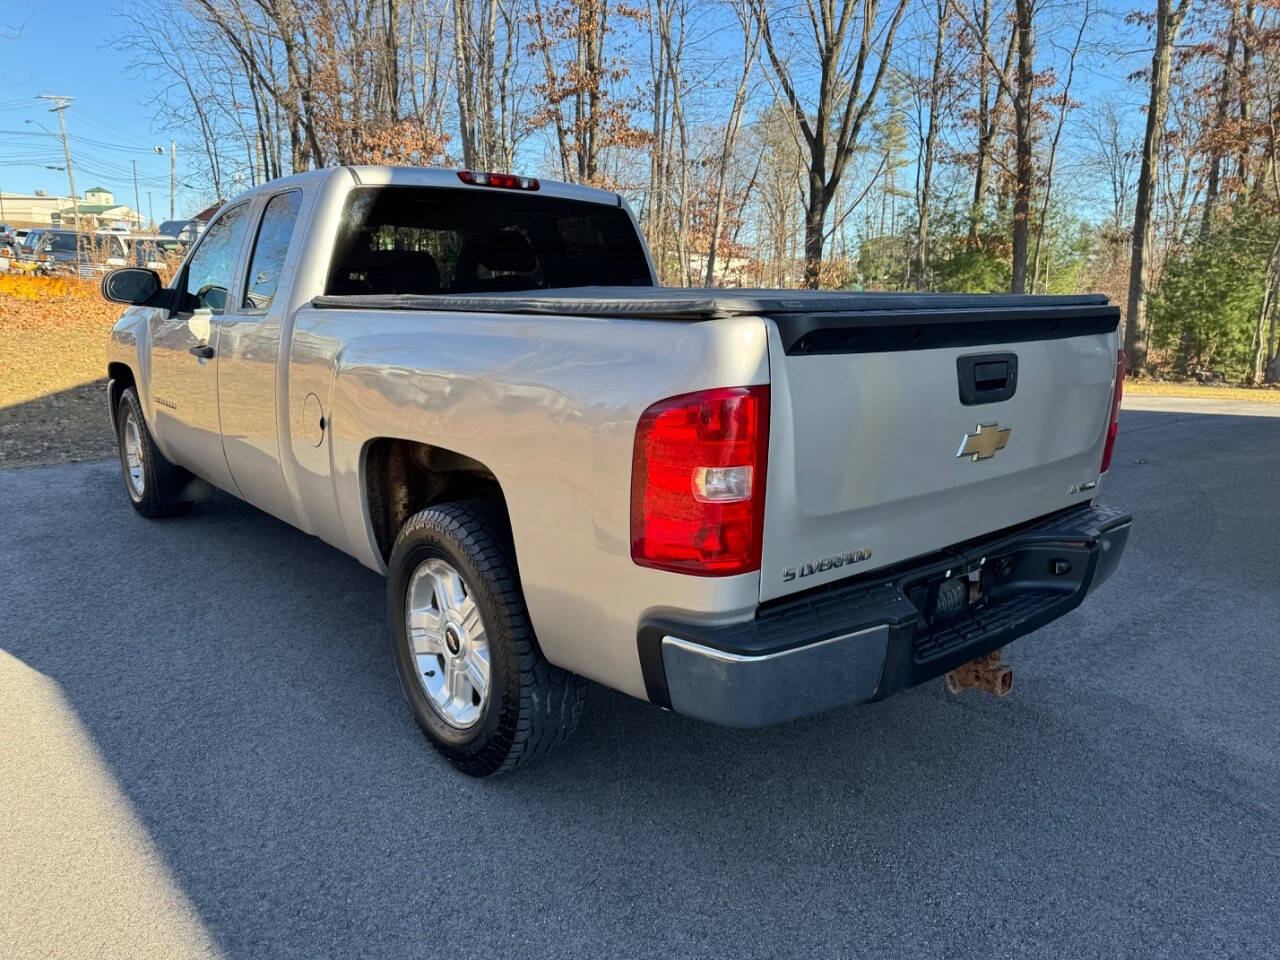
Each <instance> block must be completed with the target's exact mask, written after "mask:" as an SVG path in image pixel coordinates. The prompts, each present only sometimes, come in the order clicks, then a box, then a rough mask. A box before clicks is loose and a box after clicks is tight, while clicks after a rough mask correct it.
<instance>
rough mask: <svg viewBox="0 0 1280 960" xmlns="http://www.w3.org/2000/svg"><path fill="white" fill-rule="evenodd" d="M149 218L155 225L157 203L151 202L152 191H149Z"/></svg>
mask: <svg viewBox="0 0 1280 960" xmlns="http://www.w3.org/2000/svg"><path fill="white" fill-rule="evenodd" d="M147 219H148V220H149V221H151V225H152V226H153V227H154V226H155V223H156V205H155V204H154V203H152V202H151V191H150V190H148V191H147Z"/></svg>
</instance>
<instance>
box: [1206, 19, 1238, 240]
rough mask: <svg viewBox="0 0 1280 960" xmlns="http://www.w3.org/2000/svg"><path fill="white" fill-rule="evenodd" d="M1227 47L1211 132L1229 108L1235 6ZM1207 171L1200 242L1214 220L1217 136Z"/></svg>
mask: <svg viewBox="0 0 1280 960" xmlns="http://www.w3.org/2000/svg"><path fill="white" fill-rule="evenodd" d="M1228 31H1229V32H1228V35H1227V48H1226V52H1225V53H1223V55H1222V77H1221V79H1220V80H1219V82H1218V103H1217V106H1216V107H1215V108H1214V111H1213V121H1214V122H1213V132H1214V133H1215V134H1217V135H1221V132H1222V128H1223V127H1224V126H1225V125H1226V122H1227V111H1228V110H1229V109H1230V108H1231V75H1232V73H1233V72H1234V71H1235V68H1236V63H1235V60H1236V8H1235V6H1234V5H1233V6H1232V8H1231V25H1230V27H1228ZM1210 149H1211V153H1210V160H1209V172H1208V174H1207V176H1206V178H1205V186H1204V213H1203V216H1202V217H1201V220H1200V242H1201V243H1204V242H1205V240H1207V239H1208V237H1209V227H1210V226H1211V225H1212V223H1213V208H1214V207H1215V206H1216V205H1217V202H1218V183H1219V180H1220V179H1221V177H1222V149H1221V147H1220V146H1219V145H1218V142H1217V139H1216V138H1215V140H1214V141H1213V144H1212V146H1211V148H1210Z"/></svg>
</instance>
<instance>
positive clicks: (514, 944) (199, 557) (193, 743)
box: [0, 409, 1280, 960]
mask: <svg viewBox="0 0 1280 960" xmlns="http://www.w3.org/2000/svg"><path fill="white" fill-rule="evenodd" d="M1248 412H1250V411H1247V410H1246V411H1245V413H1248ZM1106 488H1107V489H1106V491H1105V494H1104V496H1105V498H1106V499H1107V500H1109V501H1111V502H1116V503H1119V504H1122V505H1124V506H1126V507H1128V508H1129V509H1131V510H1132V511H1133V513H1134V514H1135V517H1136V522H1135V525H1134V532H1133V536H1132V538H1131V540H1130V546H1129V554H1128V556H1127V558H1126V560H1125V563H1124V564H1123V565H1122V567H1121V569H1120V571H1119V573H1118V574H1117V575H1116V577H1115V578H1114V579H1113V580H1112V581H1111V582H1110V583H1108V584H1107V585H1106V586H1105V587H1104V588H1103V589H1102V591H1101V592H1100V593H1099V594H1098V595H1096V596H1095V597H1093V598H1092V599H1091V600H1090V601H1089V602H1088V603H1086V604H1085V606H1084V607H1082V608H1081V609H1079V610H1078V611H1076V612H1074V613H1072V614H1071V615H1070V616H1068V617H1066V618H1065V619H1063V620H1061V621H1059V622H1057V623H1055V624H1053V625H1051V626H1050V627H1048V628H1046V629H1044V630H1042V631H1040V632H1039V633H1037V634H1035V635H1034V636H1032V637H1028V638H1026V639H1024V640H1021V641H1019V643H1017V644H1015V645H1014V646H1013V647H1012V648H1011V650H1010V655H1009V659H1010V660H1011V661H1012V663H1013V664H1014V667H1015V671H1016V674H1017V680H1016V683H1015V687H1014V692H1013V695H1012V696H1011V697H1010V698H1009V699H1008V700H1006V701H1003V702H996V701H993V700H989V699H984V698H979V697H978V696H977V695H973V694H970V695H967V696H965V697H962V698H953V697H950V696H948V695H947V694H946V693H945V692H944V691H943V689H942V685H941V683H940V682H934V683H931V684H927V685H925V686H923V687H920V688H917V689H915V690H912V691H909V692H908V693H906V694H904V695H902V696H899V697H897V698H894V699H892V700H889V701H887V702H885V703H882V704H879V705H876V706H873V707H869V708H863V709H851V710H845V711H842V712H838V713H835V714H832V715H828V716H823V717H819V718H816V719H812V720H807V721H802V722H797V723H793V724H790V725H788V726H785V727H781V728H777V729H772V730H765V731H733V730H722V729H717V728H714V727H710V726H706V725H703V724H701V723H697V722H694V721H690V720H686V719H683V718H681V717H677V716H673V715H670V714H665V713H662V712H660V711H658V710H656V709H654V708H652V707H649V706H647V705H645V704H642V703H639V702H636V701H633V700H630V699H628V698H626V697H624V696H621V695H618V694H615V693H612V692H610V691H607V690H605V689H602V688H599V687H593V688H592V690H591V693H590V697H589V700H588V705H587V715H586V717H585V718H584V722H583V724H582V726H581V728H580V730H579V732H578V735H577V737H576V739H575V740H574V741H573V742H572V743H571V745H570V746H569V747H568V748H567V749H565V750H563V751H561V752H560V753H559V754H557V755H556V756H554V757H553V758H552V759H550V760H549V761H547V762H545V763H543V764H542V765H540V766H537V767H534V768H531V769H530V770H528V771H525V772H523V773H520V774H517V775H514V776H510V777H506V778H500V779H497V780H492V781H487V782H476V781H472V780H468V779H465V778H462V777H460V776H458V775H456V774H454V773H453V772H451V770H450V769H449V768H448V767H447V766H446V765H445V764H444V763H443V762H442V761H441V760H439V759H438V758H437V757H436V755H435V754H434V752H432V751H431V750H430V749H429V748H428V747H427V745H426V743H425V742H424V741H423V740H422V739H421V737H420V736H419V735H418V733H417V731H416V728H415V727H414V726H413V724H412V721H411V720H410V718H409V715H408V712H407V711H406V709H405V708H404V706H403V704H402V702H401V698H400V692H399V689H398V686H397V683H396V679H395V674H394V671H393V668H392V665H391V661H390V658H389V655H388V652H387V649H386V648H387V641H386V637H385V628H384V624H383V613H382V609H383V607H382V605H383V593H382V590H383V584H382V581H381V579H380V578H379V577H377V576H376V575H374V574H373V573H371V572H369V571H366V570H364V569H362V568H361V567H359V566H358V565H356V564H355V563H354V562H353V561H350V560H348V559H347V558H345V557H343V556H341V555H340V554H338V553H337V552H335V551H333V550H332V549H330V548H329V547H326V546H324V545H323V544H321V543H319V542H318V541H316V540H313V539H310V538H308V537H306V536H303V535H302V534H300V533H297V532H295V531H294V530H292V529H290V528H288V527H286V526H285V525H283V524H281V523H278V522H277V521H275V520H273V519H270V518H269V517H267V516H265V515H263V514H261V513H259V512H257V511H255V510H253V509H251V508H248V507H245V506H243V505H241V504H239V503H237V502H236V501H234V500H232V499H230V498H227V497H221V498H219V499H217V500H215V501H213V502H211V503H208V504H206V505H202V506H199V507H197V509H196V510H195V511H194V512H193V514H192V515H191V516H190V517H189V518H187V519H185V520H181V521H175V522H167V523H159V524H157V523H148V522H146V521H144V520H141V519H139V518H137V517H135V516H134V514H133V511H131V510H130V509H129V508H128V506H127V505H126V503H125V499H124V494H123V492H122V491H121V489H120V483H119V480H118V476H117V468H116V466H115V465H114V464H90V465H77V466H68V467H53V468H33V469H26V470H10V471H2V472H0V531H2V533H0V584H2V588H0V954H2V955H4V956H5V957H28V956H46V955H48V956H59V957H80V956H131V957H141V956H156V957H178V956H188V955H192V956H197V955H211V956H225V957H230V958H248V957H299V958H308V960H312V958H317V957H344V958H345V957H362V956H395V957H405V956H423V957H426V956H432V957H446V956H447V957H469V956H476V957H492V956H498V955H508V956H515V957H544V956H563V957H615V956H616V957H631V956H653V957H660V956H661V957H668V956H723V957H733V958H740V957H785V956H795V957H815V956H822V957H825V956H859V955H865V956H875V957H890V956H902V957H922V956H948V957H970V956H971V957H993V956H999V957H1004V956H1037V955H1038V956H1046V957H1054V958H1065V957H1089V958H1097V957H1108V958H1115V957H1142V958H1150V957H1210V956H1213V957H1217V956H1248V957H1258V956H1264V955H1267V956H1274V955H1275V951H1276V949H1277V947H1276V944H1277V942H1278V941H1280V902H1278V900H1280V669H1278V667H1280V643H1278V641H1280V419H1274V418H1265V417H1261V416H1246V415H1240V412H1239V411H1237V412H1236V413H1233V414H1230V415H1207V414H1203V413H1199V412H1195V411H1193V412H1187V413H1167V412H1166V413H1161V412H1149V411H1143V412H1139V411H1135V410H1133V409H1127V410H1126V412H1125V413H1124V415H1123V418H1122V433H1121V440H1120V445H1119V448H1118V452H1117V462H1116V465H1115V467H1114V468H1113V471H1112V474H1111V476H1110V478H1109V479H1108V481H1107V483H1106ZM3 945H7V946H3Z"/></svg>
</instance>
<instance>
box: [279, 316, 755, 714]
mask: <svg viewBox="0 0 1280 960" xmlns="http://www.w3.org/2000/svg"><path fill="white" fill-rule="evenodd" d="M290 368H291V374H290V377H291V381H292V382H293V384H295V385H294V386H291V388H290V394H291V396H290V402H289V409H290V410H291V411H295V410H297V409H299V408H300V402H301V400H300V398H299V397H298V396H297V394H298V393H299V392H300V390H301V389H304V388H303V387H301V386H297V385H300V384H306V385H307V386H306V387H305V389H308V390H310V389H319V388H320V386H321V385H322V384H324V385H325V386H326V387H327V391H328V392H327V394H326V395H325V396H324V400H325V403H324V405H325V409H326V410H329V411H331V421H330V422H331V429H330V430H329V437H328V439H327V440H326V442H325V444H324V445H323V447H321V448H316V449H315V450H314V456H315V457H317V458H318V457H320V456H321V455H324V456H325V457H326V459H327V460H328V463H327V464H323V463H322V462H320V461H319V460H318V459H316V460H313V461H312V462H310V463H305V462H302V459H301V457H300V458H299V461H298V463H297V465H296V475H297V478H298V483H299V488H298V489H299V491H300V495H301V496H302V497H303V498H304V499H305V500H306V513H307V515H308V516H309V517H310V520H311V523H312V526H313V532H314V533H316V534H318V535H319V536H321V537H322V538H324V539H325V540H327V541H329V542H330V543H333V544H335V545H336V546H339V547H341V548H342V549H344V550H346V551H347V552H349V553H351V554H352V555H353V556H355V557H357V558H358V559H359V560H360V561H361V562H362V563H365V564H366V565H368V566H370V567H373V568H374V569H379V570H380V569H382V568H383V560H382V557H381V556H380V555H379V552H378V550H377V547H376V545H375V542H374V539H373V534H372V528H371V525H370V522H369V510H368V504H367V498H366V493H365V486H364V475H363V465H364V455H365V451H366V449H367V447H368V444H369V443H370V441H371V440H373V439H375V438H378V437H398V438H403V439H407V440H416V441H420V442H423V443H430V444H434V445H436V446H440V447H444V448H446V449H449V450H453V451H455V452H457V453H462V454H465V455H467V456H469V457H472V458H474V459H476V460H479V461H480V462H481V463H483V464H485V465H486V466H487V467H488V468H489V469H490V470H491V471H492V473H493V474H494V476H495V477H496V478H497V479H498V482H499V483H500V484H501V486H502V489H503V493H504V495H505V497H506V501H507V507H508V511H509V513H510V517H511V526H512V532H513V535H514V539H515V547H516V556H517V562H518V564H519V569H520V577H521V581H522V584H523V587H524V592H525V597H526V600H527V602H528V606H529V612H530V615H531V617H532V620H533V624H534V628H535V630H536V631H537V634H538V638H539V642H540V643H541V645H542V649H543V651H544V653H545V654H546V656H547V658H548V659H549V660H550V661H551V662H552V663H556V664H559V665H561V666H564V667H566V668H568V669H571V670H573V671H575V672H577V673H580V674H583V675H584V676H587V677H590V678H592V679H595V680H598V681H601V682H603V683H606V684H608V685H610V686H613V687H615V688H617V689H620V690H623V691H624V692H627V693H630V694H633V695H635V696H640V697H643V696H644V682H643V678H642V676H641V673H640V667H639V661H638V658H637V652H636V642H635V638H636V629H637V626H638V624H639V622H640V620H641V619H642V618H643V617H644V616H646V615H649V614H652V613H655V612H663V613H678V614H680V615H683V616H686V617H692V618H695V619H698V618H702V619H709V620H719V619H733V618H741V617H742V616H744V615H747V614H748V613H749V611H750V610H751V609H753V608H754V606H755V604H756V602H757V599H758V594H759V577H758V575H757V574H755V573H752V574H747V575H743V576H739V577H727V578H701V577H690V576H681V575H676V574H670V573H664V572H660V571H655V570H651V569H647V568H642V567H638V566H636V565H635V564H634V563H632V561H631V552H630V551H631V548H630V492H631V462H632V449H633V445H634V439H635V428H636V424H637V422H638V420H639V417H640V414H641V413H642V412H643V410H644V409H645V408H646V407H648V406H649V405H650V404H652V403H653V402H655V401H657V400H659V399H663V398H665V397H668V396H673V395H676V394H680V393H686V392H689V391H693V390H700V389H706V388H710V387H718V386H731V385H751V384H758V383H766V382H768V375H769V370H768V349H767V341H766V330H765V323H764V321H762V320H760V319H758V318H751V317H743V318H735V319H730V320H717V321H711V322H703V323H674V322H663V321H638V320H596V319H589V318H581V317H575V318H557V317H530V316H515V315H494V314H475V313H470V314H449V313H425V312H410V311H389V310H388V311H376V312H371V311H347V310H317V309H314V308H304V309H302V310H300V311H299V312H298V313H297V315H296V318H295V320H294V331H293V340H292V359H291V364H290ZM295 449H298V447H297V445H296V444H295ZM326 468H327V470H328V471H331V473H332V483H331V484H330V483H329V482H328V480H327V478H324V477H323V476H322V474H323V473H324V472H326ZM326 488H327V491H326ZM326 497H327V500H326ZM327 506H331V509H326V507H327Z"/></svg>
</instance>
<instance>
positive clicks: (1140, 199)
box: [1124, 0, 1190, 371]
mask: <svg viewBox="0 0 1280 960" xmlns="http://www.w3.org/2000/svg"><path fill="white" fill-rule="evenodd" d="M1189 4H1190V0H1180V2H1179V4H1178V6H1177V7H1176V8H1174V6H1173V0H1158V2H1157V12H1156V45H1155V50H1154V51H1153V52H1152V55H1151V95H1150V98H1149V100H1148V103H1147V132H1146V136H1145V137H1144V138H1143V141H1142V168H1141V170H1140V171H1139V173H1138V196H1137V201H1136V203H1135V204H1134V214H1133V256H1132V258H1131V259H1130V262H1129V296H1128V301H1127V303H1126V306H1125V324H1124V352H1125V356H1126V358H1127V359H1128V364H1129V369H1130V370H1133V371H1137V370H1140V369H1141V368H1142V367H1143V366H1145V365H1146V362H1147V349H1146V342H1147V337H1146V333H1147V322H1146V319H1147V318H1146V308H1147V305H1146V297H1147V270H1148V269H1149V266H1150V264H1149V262H1148V261H1149V248H1150V247H1151V245H1152V243H1153V241H1154V238H1155V235H1154V229H1153V228H1154V223H1153V220H1152V216H1151V213H1152V209H1153V208H1154V206H1155V196H1156V173H1157V168H1158V166H1159V162H1160V142H1161V139H1162V138H1163V136H1164V124H1165V119H1166V117H1167V116H1168V113H1169V74H1170V72H1171V69H1172V63H1173V45H1174V43H1175V42H1176V41H1177V39H1178V31H1179V30H1180V29H1181V27H1182V20H1183V18H1184V17H1185V16H1186V14H1187V7H1188V5H1189Z"/></svg>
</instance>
